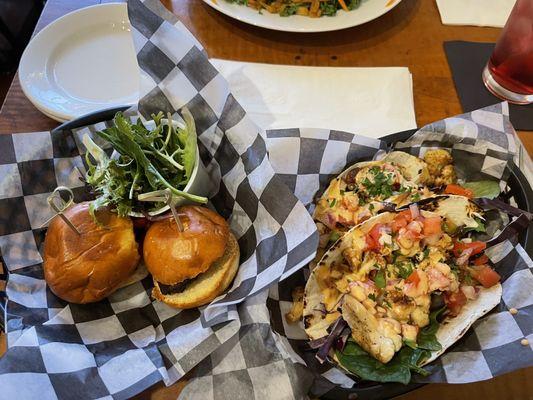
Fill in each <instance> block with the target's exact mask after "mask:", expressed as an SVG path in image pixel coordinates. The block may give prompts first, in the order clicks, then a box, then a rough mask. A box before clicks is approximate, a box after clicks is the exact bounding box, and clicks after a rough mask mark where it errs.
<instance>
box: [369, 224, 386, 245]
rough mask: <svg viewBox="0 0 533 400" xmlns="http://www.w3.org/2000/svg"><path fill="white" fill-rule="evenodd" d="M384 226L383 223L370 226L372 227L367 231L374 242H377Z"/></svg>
mask: <svg viewBox="0 0 533 400" xmlns="http://www.w3.org/2000/svg"><path fill="white" fill-rule="evenodd" d="M384 226H385V225H384V224H376V225H374V226H373V227H372V229H371V230H370V232H369V233H368V234H369V235H370V236H371V237H372V239H374V241H375V242H376V243H379V238H380V236H381V232H382V229H383V227H384Z"/></svg>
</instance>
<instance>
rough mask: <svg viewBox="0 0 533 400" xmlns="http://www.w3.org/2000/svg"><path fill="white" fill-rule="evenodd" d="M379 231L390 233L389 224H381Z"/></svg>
mask: <svg viewBox="0 0 533 400" xmlns="http://www.w3.org/2000/svg"><path fill="white" fill-rule="evenodd" d="M379 233H380V234H381V233H386V234H388V235H390V234H391V233H392V228H391V227H390V226H389V225H382V226H381V227H380V228H379Z"/></svg>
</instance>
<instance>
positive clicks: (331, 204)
mask: <svg viewBox="0 0 533 400" xmlns="http://www.w3.org/2000/svg"><path fill="white" fill-rule="evenodd" d="M335 204H337V199H333V200H331V201H330V202H329V206H330V208H333V207H335Z"/></svg>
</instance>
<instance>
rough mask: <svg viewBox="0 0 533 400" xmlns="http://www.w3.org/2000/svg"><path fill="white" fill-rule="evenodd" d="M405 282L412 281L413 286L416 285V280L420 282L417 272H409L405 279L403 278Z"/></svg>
mask: <svg viewBox="0 0 533 400" xmlns="http://www.w3.org/2000/svg"><path fill="white" fill-rule="evenodd" d="M405 282H406V283H412V284H414V285H415V286H416V285H418V282H420V276H419V275H418V272H416V271H413V272H411V275H409V276H408V277H407V279H405Z"/></svg>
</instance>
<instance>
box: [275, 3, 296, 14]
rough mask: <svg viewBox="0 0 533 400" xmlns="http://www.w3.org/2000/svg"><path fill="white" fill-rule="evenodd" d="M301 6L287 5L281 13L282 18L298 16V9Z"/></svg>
mask: <svg viewBox="0 0 533 400" xmlns="http://www.w3.org/2000/svg"><path fill="white" fill-rule="evenodd" d="M299 7H300V6H299V5H298V4H292V5H286V6H285V7H284V8H283V10H281V12H280V13H279V15H280V16H281V17H289V16H291V15H294V14H296V11H298V8H299Z"/></svg>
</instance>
